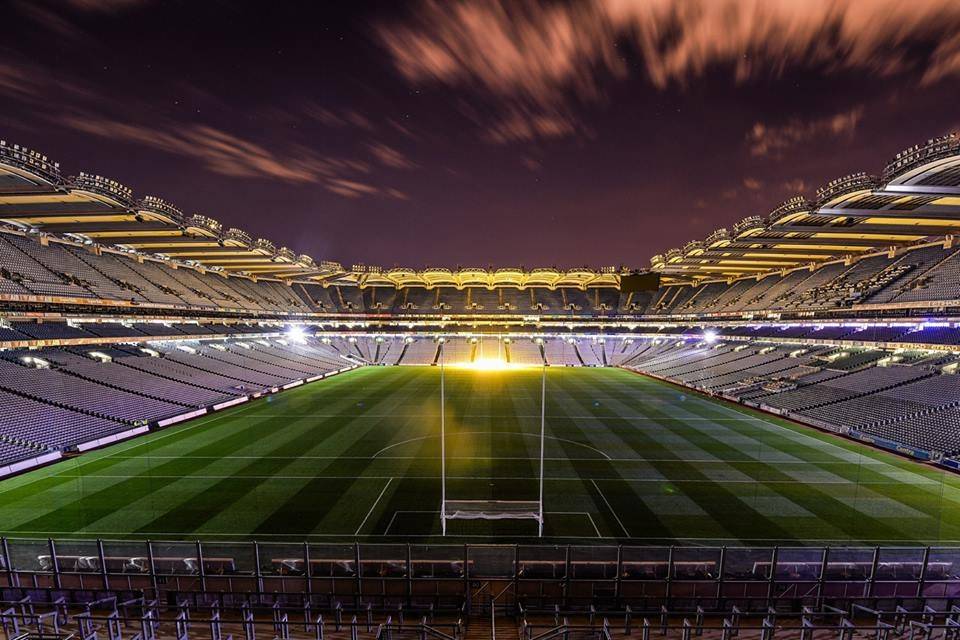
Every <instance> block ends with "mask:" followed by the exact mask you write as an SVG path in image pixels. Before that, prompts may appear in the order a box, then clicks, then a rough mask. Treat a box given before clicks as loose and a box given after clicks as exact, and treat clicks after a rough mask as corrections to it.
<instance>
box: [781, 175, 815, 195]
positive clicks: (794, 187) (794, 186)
mask: <svg viewBox="0 0 960 640" xmlns="http://www.w3.org/2000/svg"><path fill="white" fill-rule="evenodd" d="M809 188H810V185H808V184H807V183H806V181H804V180H803V179H801V178H794V179H793V180H787V181H786V182H784V183H783V190H784V191H788V192H790V193H804V192H805V191H807V190H808V189H809Z"/></svg>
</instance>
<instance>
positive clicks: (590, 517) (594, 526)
mask: <svg viewBox="0 0 960 640" xmlns="http://www.w3.org/2000/svg"><path fill="white" fill-rule="evenodd" d="M584 513H585V514H586V516H587V518H588V519H589V520H590V524H592V525H593V530H594V531H596V532H597V537H598V538H600V537H602V536H601V535H600V529H598V528H597V523H596V522H594V521H593V516H592V515H590V512H589V511H585V512H584Z"/></svg>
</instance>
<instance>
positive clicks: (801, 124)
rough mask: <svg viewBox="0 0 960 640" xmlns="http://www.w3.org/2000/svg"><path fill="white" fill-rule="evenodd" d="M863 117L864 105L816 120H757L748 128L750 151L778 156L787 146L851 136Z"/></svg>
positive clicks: (752, 153)
mask: <svg viewBox="0 0 960 640" xmlns="http://www.w3.org/2000/svg"><path fill="white" fill-rule="evenodd" d="M862 118H863V106H858V107H854V108H853V109H850V110H848V111H842V112H840V113H835V114H833V115H831V116H826V117H823V118H816V119H813V120H800V119H798V118H793V119H791V120H788V121H787V122H786V123H784V124H779V125H770V124H766V123H763V122H757V123H755V124H754V125H753V127H751V129H750V131H748V132H747V136H746V138H747V144H748V146H749V147H750V155H753V156H761V157H762V156H778V155H780V154H781V153H782V152H784V151H785V150H787V149H789V148H791V147H794V146H796V145H798V144H801V143H803V142H805V141H807V140H811V139H816V138H818V137H831V138H840V137H851V136H853V134H854V132H855V131H856V129H857V126H858V125H859V123H860V120H861V119H862Z"/></svg>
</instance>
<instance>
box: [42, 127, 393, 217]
mask: <svg viewBox="0 0 960 640" xmlns="http://www.w3.org/2000/svg"><path fill="white" fill-rule="evenodd" d="M56 122H57V123H58V124H60V125H62V126H65V127H67V128H70V129H73V130H75V131H80V132H83V133H86V134H90V135H94V136H98V137H100V138H104V139H108V140H114V141H121V142H127V143H132V144H136V145H140V146H144V147H150V148H153V149H158V150H160V151H164V152H166V153H170V154H173V155H177V156H181V157H184V158H189V159H191V160H195V161H197V162H199V163H201V164H202V165H203V166H204V167H205V168H206V169H208V170H210V171H212V172H214V173H217V174H220V175H224V176H229V177H233V178H259V179H264V180H278V181H281V182H287V183H291V184H320V185H322V186H323V187H324V188H325V189H326V190H327V191H329V192H331V193H334V194H336V195H339V196H342V197H345V198H361V197H365V196H380V197H385V198H392V199H403V200H405V199H407V196H406V194H405V193H403V192H401V191H399V190H397V189H394V188H392V187H379V186H376V185H373V184H370V183H368V182H364V181H361V180H360V179H358V176H359V175H361V174H365V173H367V172H368V171H369V166H368V165H367V164H366V163H364V162H361V161H358V160H353V159H350V158H338V157H332V156H321V155H319V154H317V153H315V152H314V151H312V150H311V149H309V148H307V147H303V146H289V147H287V148H286V149H285V150H284V151H285V153H283V154H280V153H277V152H274V151H271V150H269V149H267V148H266V147H264V146H262V145H259V144H257V143H255V142H252V141H250V140H246V139H244V138H241V137H239V136H237V135H234V134H232V133H228V132H226V131H222V130H220V129H216V128H214V127H211V126H208V125H200V124H193V125H175V124H173V123H164V124H160V125H152V126H147V125H144V124H137V123H129V122H119V121H115V120H109V119H105V118H99V117H96V116H90V115H67V116H62V117H59V118H57V119H56Z"/></svg>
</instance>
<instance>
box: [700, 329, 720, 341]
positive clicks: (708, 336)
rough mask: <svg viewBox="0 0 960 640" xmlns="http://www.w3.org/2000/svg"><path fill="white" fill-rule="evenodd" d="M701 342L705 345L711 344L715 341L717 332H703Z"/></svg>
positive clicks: (710, 330)
mask: <svg viewBox="0 0 960 640" xmlns="http://www.w3.org/2000/svg"><path fill="white" fill-rule="evenodd" d="M703 340H704V341H705V342H706V343H707V344H713V343H714V342H716V341H717V332H716V331H713V330H712V329H707V330H706V331H704V332H703Z"/></svg>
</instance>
